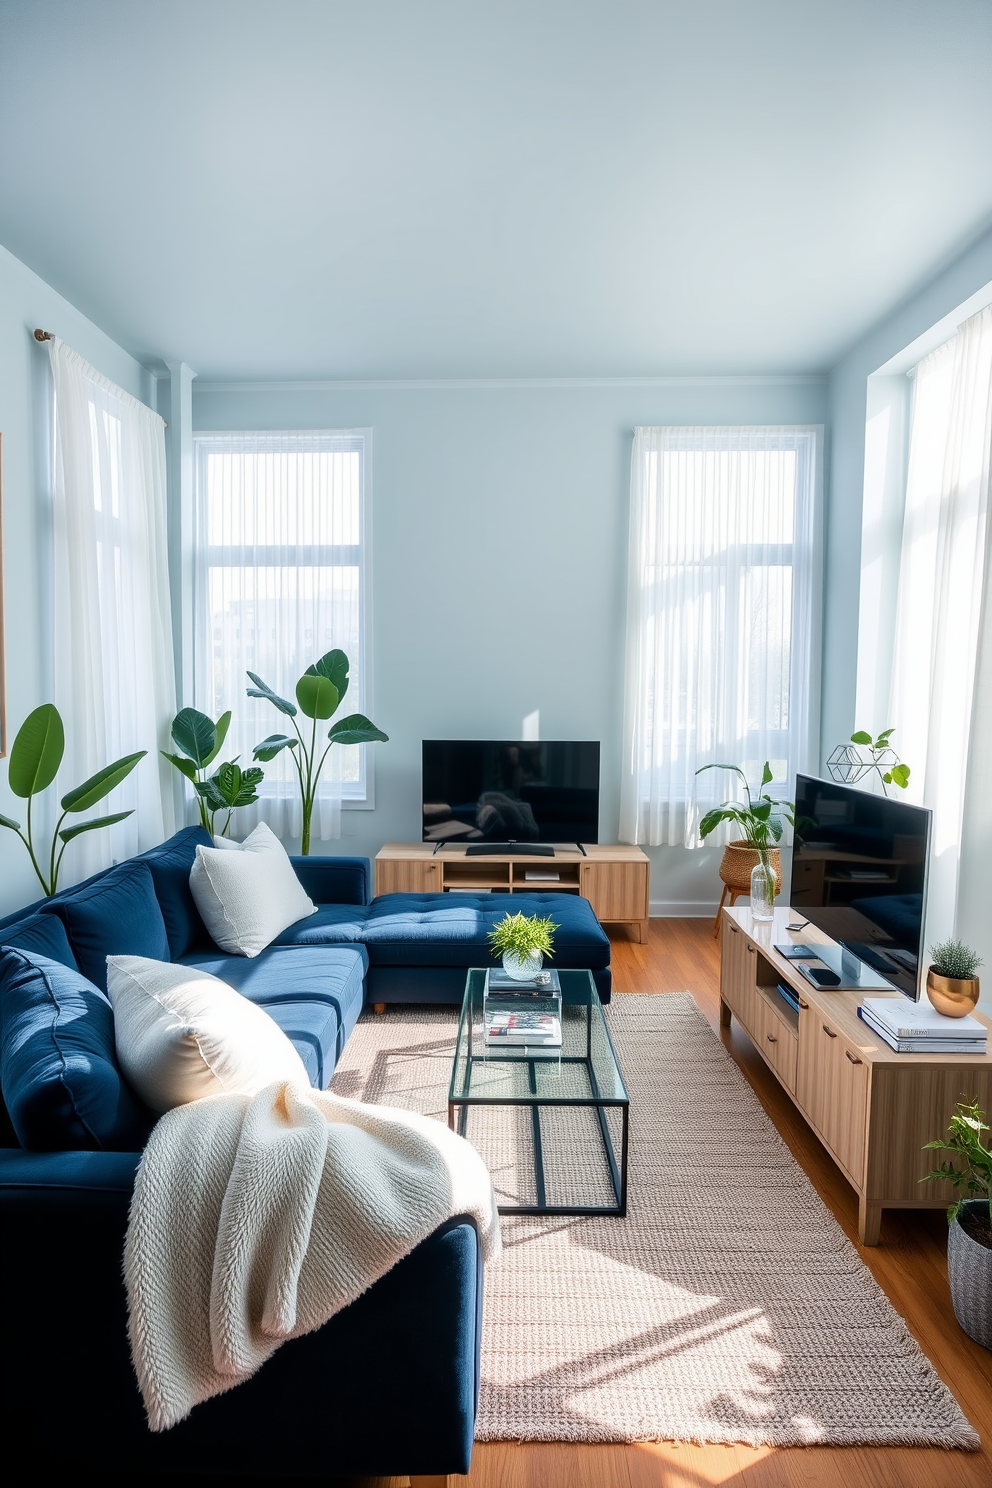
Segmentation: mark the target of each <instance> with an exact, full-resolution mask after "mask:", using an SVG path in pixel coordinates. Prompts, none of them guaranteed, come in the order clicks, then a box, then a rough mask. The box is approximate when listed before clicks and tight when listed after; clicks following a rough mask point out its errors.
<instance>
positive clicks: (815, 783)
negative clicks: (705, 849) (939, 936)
mask: <svg viewBox="0 0 992 1488" xmlns="http://www.w3.org/2000/svg"><path fill="white" fill-rule="evenodd" d="M930 819H931V813H930V812H929V811H928V810H927V809H926V808H925V807H923V806H910V805H908V804H907V803H906V802H905V801H897V800H894V799H893V798H892V797H891V796H890V797H885V796H875V795H871V794H870V793H869V792H868V791H863V790H856V789H855V788H854V786H851V785H840V784H838V783H837V782H836V781H832V780H816V779H814V778H813V777H812V776H809V775H797V776H796V833H795V846H794V848H793V854H792V888H791V894H790V900H791V903H792V905H793V907H794V908H795V909H796V910H798V911H799V912H800V916H801V917H802V918H803V919H806V920H809V921H810V923H811V924H813V925H816V926H817V928H818V929H820V930H823V931H824V932H825V933H826V934H827V935H829V936H830V937H831V939H832V940H835V941H837V943H838V945H839V946H840V947H841V948H842V951H843V952H844V953H847V955H848V957H857V958H858V959H859V960H860V961H861V962H863V963H864V964H866V965H867V966H868V967H870V968H871V970H872V971H873V972H877V973H878V974H879V975H881V976H882V977H884V979H885V981H886V982H888V983H890V984H891V985H892V986H894V987H898V989H899V990H900V991H901V992H904V993H905V994H906V996H907V997H913V998H915V997H918V996H919V987H920V968H921V966H922V963H923V935H924V922H925V916H926V886H927V862H928V859H929V849H930ZM798 917H799V916H797V918H798ZM795 938H796V939H797V940H799V939H801V937H800V936H798V935H797V936H796V937H795ZM824 959H826V958H824Z"/></svg>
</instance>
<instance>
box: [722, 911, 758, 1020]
mask: <svg viewBox="0 0 992 1488" xmlns="http://www.w3.org/2000/svg"><path fill="white" fill-rule="evenodd" d="M722 934H723V938H722V940H721V942H720V996H721V997H722V998H723V1000H724V1002H725V1003H726V1004H727V1006H728V1007H729V1008H730V1011H731V1012H732V1013H733V1014H734V1017H735V1018H736V1019H737V1021H738V1022H739V1023H740V1024H741V1026H742V1027H743V1028H746V1029H748V1031H749V1032H750V1029H751V1025H752V1024H753V1023H754V999H755V997H756V995H757V994H756V993H755V990H754V966H755V956H754V948H753V947H752V946H751V945H750V944H749V942H748V939H747V936H746V935H745V934H744V932H743V930H741V929H740V928H739V927H738V926H737V925H735V924H734V923H733V921H732V920H730V919H727V918H726V917H725V918H724V920H723V932H722Z"/></svg>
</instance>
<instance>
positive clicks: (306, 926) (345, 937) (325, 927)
mask: <svg viewBox="0 0 992 1488" xmlns="http://www.w3.org/2000/svg"><path fill="white" fill-rule="evenodd" d="M368 913H369V911H368V906H367V905H364V904H363V905H356V904H320V905H318V906H317V913H316V914H313V915H308V916H307V917H306V919H305V920H297V922H296V924H295V925H290V926H289V927H288V929H286V930H284V931H283V932H282V934H281V935H277V936H276V938H275V940H274V941H273V942H272V945H273V946H303V945H314V946H316V945H352V944H354V943H355V942H359V943H361V942H363V941H364V939H365V925H366V921H367V919H368ZM271 948H272V947H271V946H270V947H269V949H270V950H271Z"/></svg>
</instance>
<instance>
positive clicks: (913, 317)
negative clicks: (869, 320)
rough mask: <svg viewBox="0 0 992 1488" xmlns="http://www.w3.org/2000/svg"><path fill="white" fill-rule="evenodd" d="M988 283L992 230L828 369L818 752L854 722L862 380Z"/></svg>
mask: <svg viewBox="0 0 992 1488" xmlns="http://www.w3.org/2000/svg"><path fill="white" fill-rule="evenodd" d="M990 280H992V232H989V233H987V234H986V235H985V236H984V237H983V238H981V239H980V240H979V241H978V242H977V243H975V244H973V245H972V247H971V248H970V249H969V250H968V251H967V252H965V253H963V254H962V255H961V256H960V257H959V258H957V259H955V261H954V262H953V263H952V264H951V265H950V266H949V267H948V268H946V269H945V270H944V271H943V272H942V273H940V274H938V275H936V276H935V277H934V278H933V279H931V280H930V281H929V283H928V284H927V285H926V286H925V288H923V289H921V290H920V291H919V293H918V294H916V295H914V296H913V298H912V299H910V300H908V301H907V302H906V303H905V304H904V305H903V306H902V307H901V308H900V309H899V310H897V311H895V312H894V313H893V314H892V315H890V316H888V317H887V318H886V319H885V320H883V321H881V322H880V323H879V324H878V325H876V326H875V327H874V329H873V330H872V331H870V332H869V333H868V335H866V336H864V337H863V338H862V339H861V340H860V341H859V342H858V343H857V344H856V345H855V346H854V347H852V348H851V350H850V351H849V352H848V353H847V355H846V356H845V357H844V358H843V360H842V361H840V362H838V364H837V366H836V367H834V369H833V371H832V372H831V374H830V381H829V398H828V419H829V426H830V436H829V445H828V449H829V456H830V474H829V477H828V485H827V489H828V491H829V497H828V501H827V527H826V533H825V555H826V568H825V587H824V615H823V635H824V646H823V691H822V706H821V710H820V746H821V755H822V757H823V758H826V756H827V754H829V752H830V750H831V749H832V748H833V746H834V745H835V744H837V743H838V742H840V741H841V740H843V739H847V738H848V737H849V736H850V733H851V731H852V729H853V728H855V727H859V726H860V724H856V723H855V716H854V702H855V693H856V687H857V666H858V607H859V592H860V584H861V509H862V495H863V491H864V464H865V414H866V407H867V404H866V398H867V388H868V378H869V377H870V375H871V374H872V373H873V372H875V371H876V370H877V369H878V368H879V367H881V366H883V365H884V364H885V363H886V362H887V361H888V360H889V358H890V357H893V356H895V355H896V354H897V353H898V352H900V351H901V350H902V349H903V348H904V347H906V346H909V345H910V343H911V342H913V341H915V340H916V338H917V337H918V336H922V335H923V334H924V332H926V331H927V330H929V328H930V327H931V326H933V325H935V324H936V323H937V321H939V320H941V319H943V317H944V316H945V315H948V314H950V312H951V311H952V310H953V309H954V308H955V307H956V306H957V305H960V304H962V303H963V301H965V300H966V299H968V298H969V296H970V295H972V294H974V293H976V291H977V290H979V289H980V288H981V287H982V285H984V284H987V283H988V282H989V281H990Z"/></svg>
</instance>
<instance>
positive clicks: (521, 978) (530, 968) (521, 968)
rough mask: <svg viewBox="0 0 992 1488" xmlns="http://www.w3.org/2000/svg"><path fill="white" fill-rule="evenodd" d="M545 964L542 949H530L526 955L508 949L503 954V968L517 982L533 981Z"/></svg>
mask: <svg viewBox="0 0 992 1488" xmlns="http://www.w3.org/2000/svg"><path fill="white" fill-rule="evenodd" d="M543 965H544V957H543V956H542V955H541V952H540V951H530V952H529V953H528V954H527V955H524V956H520V955H518V954H517V952H516V951H506V952H504V955H503V970H504V971H505V972H506V974H507V976H510V977H512V978H513V980H514V981H515V982H532V981H533V980H534V978H535V977H536V976H537V974H538V972H539V971H540V970H541V967H542V966H543Z"/></svg>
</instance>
